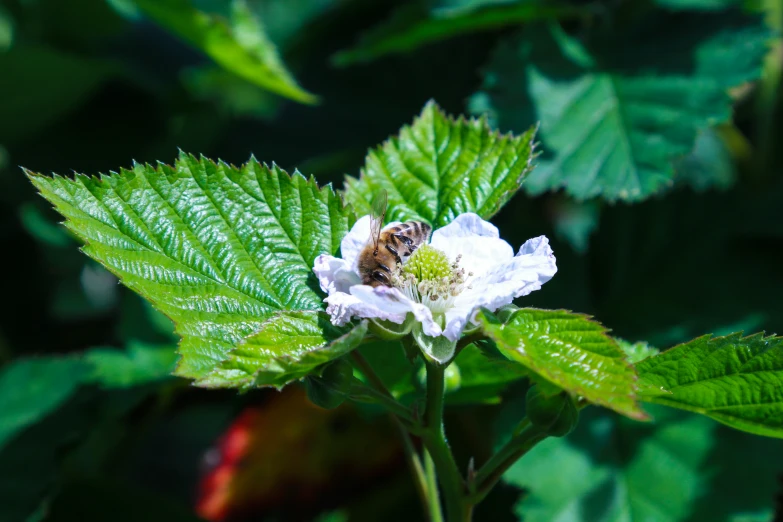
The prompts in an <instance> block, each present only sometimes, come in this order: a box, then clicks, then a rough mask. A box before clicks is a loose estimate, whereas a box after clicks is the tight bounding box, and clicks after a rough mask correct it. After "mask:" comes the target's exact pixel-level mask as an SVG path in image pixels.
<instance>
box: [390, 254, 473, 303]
mask: <svg viewBox="0 0 783 522" xmlns="http://www.w3.org/2000/svg"><path fill="white" fill-rule="evenodd" d="M461 260H462V255H458V256H457V257H456V259H455V260H454V262H452V263H449V262H448V258H447V257H446V254H445V253H443V252H441V251H440V250H437V249H435V248H432V247H431V246H429V245H423V246H421V247H420V248H419V249H417V250H416V252H414V253H413V255H412V256H411V257H410V259H408V261H407V263H405V264H404V265H403V264H401V263H397V265H396V266H395V267H394V270H393V271H392V277H391V281H392V285H393V286H395V287H397V288H399V289H400V290H402V291H403V292H404V293H405V294H406V296H408V298H410V299H411V300H413V301H415V302H417V303H422V304H425V305H426V306H427V307H428V308H430V309H431V310H432V312H433V313H435V314H442V313H445V312H446V311H447V310H448V309H450V308H451V307H452V306H453V305H454V298H455V297H457V296H458V295H459V294H460V293H461V292H462V290H463V289H465V288H466V286H465V281H466V279H467V277H471V276H472V275H473V272H469V273H468V274H467V275H466V273H465V269H464V268H460V261H461ZM468 288H469V287H468Z"/></svg>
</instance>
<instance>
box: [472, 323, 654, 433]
mask: <svg viewBox="0 0 783 522" xmlns="http://www.w3.org/2000/svg"><path fill="white" fill-rule="evenodd" d="M477 321H478V323H479V324H480V325H481V328H482V330H483V332H484V334H485V335H487V337H489V338H490V339H492V340H493V341H494V342H495V344H496V345H497V348H498V350H500V352H501V353H502V354H503V355H505V356H506V357H507V358H509V359H510V360H512V361H516V362H518V363H520V364H522V365H523V366H525V367H527V368H528V369H530V370H531V371H533V372H535V373H536V374H538V375H539V376H541V377H543V378H544V379H546V380H547V381H549V382H552V383H554V384H556V385H557V386H559V387H561V388H563V389H565V390H567V391H570V392H572V393H576V394H578V395H581V396H582V397H584V398H586V399H587V400H589V401H590V402H593V403H596V404H600V405H602V406H606V407H607V408H611V409H613V410H615V411H617V412H619V413H622V414H623V415H627V416H629V417H632V418H635V419H645V418H646V415H645V413H644V412H643V411H642V410H641V409H640V408H639V406H638V404H637V403H636V374H635V372H634V370H633V367H631V365H629V364H628V362H627V361H626V360H625V355H624V354H623V351H622V350H621V349H620V347H619V346H618V345H617V343H616V342H615V341H614V339H612V338H611V337H609V336H608V335H606V329H605V328H604V327H603V326H601V325H600V324H598V323H596V322H593V321H591V320H590V319H589V318H588V317H587V316H584V315H579V314H573V313H571V312H567V311H564V310H538V309H534V308H523V309H520V310H517V311H515V312H513V313H512V314H511V315H510V316H509V317H508V319H507V320H506V321H505V322H504V323H501V322H500V321H499V320H498V319H497V318H496V317H495V316H494V315H492V314H491V313H489V312H487V311H483V312H481V313H479V314H478V317H477Z"/></svg>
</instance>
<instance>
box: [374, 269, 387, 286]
mask: <svg viewBox="0 0 783 522" xmlns="http://www.w3.org/2000/svg"><path fill="white" fill-rule="evenodd" d="M372 278H373V279H374V280H375V281H378V282H379V283H381V284H382V285H385V286H390V285H389V276H387V275H386V274H384V273H383V272H381V271H380V270H375V271H374V272H373V273H372Z"/></svg>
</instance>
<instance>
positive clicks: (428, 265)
mask: <svg viewBox="0 0 783 522" xmlns="http://www.w3.org/2000/svg"><path fill="white" fill-rule="evenodd" d="M402 273H403V275H408V274H410V275H412V276H413V277H415V278H416V280H417V281H418V282H422V281H439V280H441V279H443V278H444V277H445V278H450V277H451V263H449V259H448V258H447V257H446V254H444V253H443V252H441V251H440V250H438V249H437V248H432V247H431V246H429V245H422V246H420V247H419V248H418V249H417V250H416V251H415V252H414V253H413V255H412V256H411V257H410V259H408V262H407V263H405V265H404V266H403V267H402Z"/></svg>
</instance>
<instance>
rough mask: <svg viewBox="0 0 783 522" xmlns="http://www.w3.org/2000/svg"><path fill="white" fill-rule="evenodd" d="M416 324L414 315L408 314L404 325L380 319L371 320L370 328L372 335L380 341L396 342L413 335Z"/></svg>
mask: <svg viewBox="0 0 783 522" xmlns="http://www.w3.org/2000/svg"><path fill="white" fill-rule="evenodd" d="M414 322H415V319H414V318H413V314H408V315H407V316H406V317H405V321H403V323H402V324H397V323H393V322H392V321H384V320H380V319H370V323H369V325H368V328H369V331H370V333H371V334H373V335H374V336H375V337H377V338H379V339H383V340H384V341H396V340H398V339H402V338H403V337H405V336H406V335H408V334H409V333H411V330H412V329H413V323H414Z"/></svg>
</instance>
